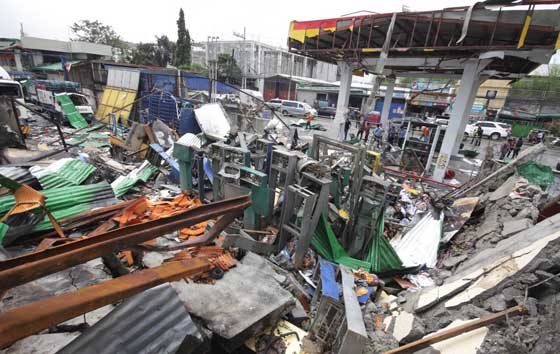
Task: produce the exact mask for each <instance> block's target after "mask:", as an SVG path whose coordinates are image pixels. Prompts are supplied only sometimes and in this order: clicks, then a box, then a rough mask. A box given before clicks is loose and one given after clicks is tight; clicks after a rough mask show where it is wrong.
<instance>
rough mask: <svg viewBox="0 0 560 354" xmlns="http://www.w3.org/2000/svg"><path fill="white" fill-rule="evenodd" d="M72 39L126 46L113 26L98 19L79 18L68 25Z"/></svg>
mask: <svg viewBox="0 0 560 354" xmlns="http://www.w3.org/2000/svg"><path fill="white" fill-rule="evenodd" d="M70 31H71V32H72V35H73V37H72V40H74V41H83V42H90V43H98V44H106V45H110V46H112V47H117V48H127V45H126V43H125V42H124V41H123V40H122V39H121V37H120V36H119V35H118V34H117V33H116V32H115V30H114V29H113V27H111V26H109V25H105V24H103V23H101V22H99V21H97V20H96V21H89V20H81V21H78V22H75V23H74V24H73V25H72V26H70Z"/></svg>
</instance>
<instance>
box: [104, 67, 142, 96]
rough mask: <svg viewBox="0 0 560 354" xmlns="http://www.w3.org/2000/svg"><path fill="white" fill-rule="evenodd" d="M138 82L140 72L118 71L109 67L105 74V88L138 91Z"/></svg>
mask: <svg viewBox="0 0 560 354" xmlns="http://www.w3.org/2000/svg"><path fill="white" fill-rule="evenodd" d="M139 82H140V70H131V69H126V70H124V69H119V68H113V67H110V68H109V71H108V73H107V86H110V87H115V88H122V89H129V90H133V91H136V90H138V83H139Z"/></svg>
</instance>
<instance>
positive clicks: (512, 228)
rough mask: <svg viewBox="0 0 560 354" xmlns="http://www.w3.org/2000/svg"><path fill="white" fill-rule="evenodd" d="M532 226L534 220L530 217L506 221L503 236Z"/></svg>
mask: <svg viewBox="0 0 560 354" xmlns="http://www.w3.org/2000/svg"><path fill="white" fill-rule="evenodd" d="M531 226H533V221H532V220H530V219H518V220H513V221H511V222H507V223H504V228H503V230H502V236H503V237H509V236H511V235H514V234H516V233H518V232H521V231H523V230H525V229H528V228H530V227H531Z"/></svg>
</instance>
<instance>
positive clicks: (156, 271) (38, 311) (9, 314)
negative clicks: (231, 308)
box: [0, 258, 210, 349]
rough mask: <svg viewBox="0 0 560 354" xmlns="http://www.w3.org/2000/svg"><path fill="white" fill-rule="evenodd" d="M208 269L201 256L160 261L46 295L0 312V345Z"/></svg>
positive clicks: (207, 263) (8, 343) (207, 264)
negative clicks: (112, 277) (137, 270)
mask: <svg viewBox="0 0 560 354" xmlns="http://www.w3.org/2000/svg"><path fill="white" fill-rule="evenodd" d="M209 270H210V262H209V261H208V260H207V259H205V258H193V259H188V260H183V261H174V262H169V263H164V264H163V265H161V266H159V267H156V268H151V269H145V270H142V271H140V272H136V273H134V274H129V275H124V276H122V277H120V278H116V279H112V280H108V281H105V282H103V283H99V284H95V285H91V286H88V287H85V288H82V289H78V290H76V291H72V292H69V293H65V294H62V295H57V296H53V297H49V298H47V299H44V300H40V301H36V302H33V303H30V304H27V305H23V306H20V307H17V308H15V309H13V310H10V311H6V312H2V313H0V349H1V348H6V347H7V346H9V345H11V344H12V343H14V342H15V341H17V340H19V339H22V338H25V337H27V336H30V335H32V334H35V333H37V332H40V331H42V330H44V329H47V328H50V327H52V326H55V325H57V324H59V323H61V322H64V321H67V320H69V319H72V318H74V317H76V316H79V315H81V314H84V313H87V312H90V311H93V310H95V309H98V308H100V307H103V306H106V305H109V304H112V303H114V302H117V301H119V300H122V299H126V298H128V297H131V296H132V295H135V294H137V293H140V292H142V291H144V290H148V289H150V288H153V287H154V286H157V285H160V284H163V283H167V282H170V281H176V280H179V279H182V278H186V277H193V276H197V275H201V274H203V273H205V272H207V271H209Z"/></svg>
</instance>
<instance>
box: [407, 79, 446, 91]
mask: <svg viewBox="0 0 560 354" xmlns="http://www.w3.org/2000/svg"><path fill="white" fill-rule="evenodd" d="M452 87H453V85H451V84H449V83H448V82H447V81H432V80H424V79H418V80H414V81H412V82H411V83H410V88H411V89H413V90H417V91H423V90H430V91H436V90H437V92H443V93H450V92H451V88H452Z"/></svg>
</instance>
